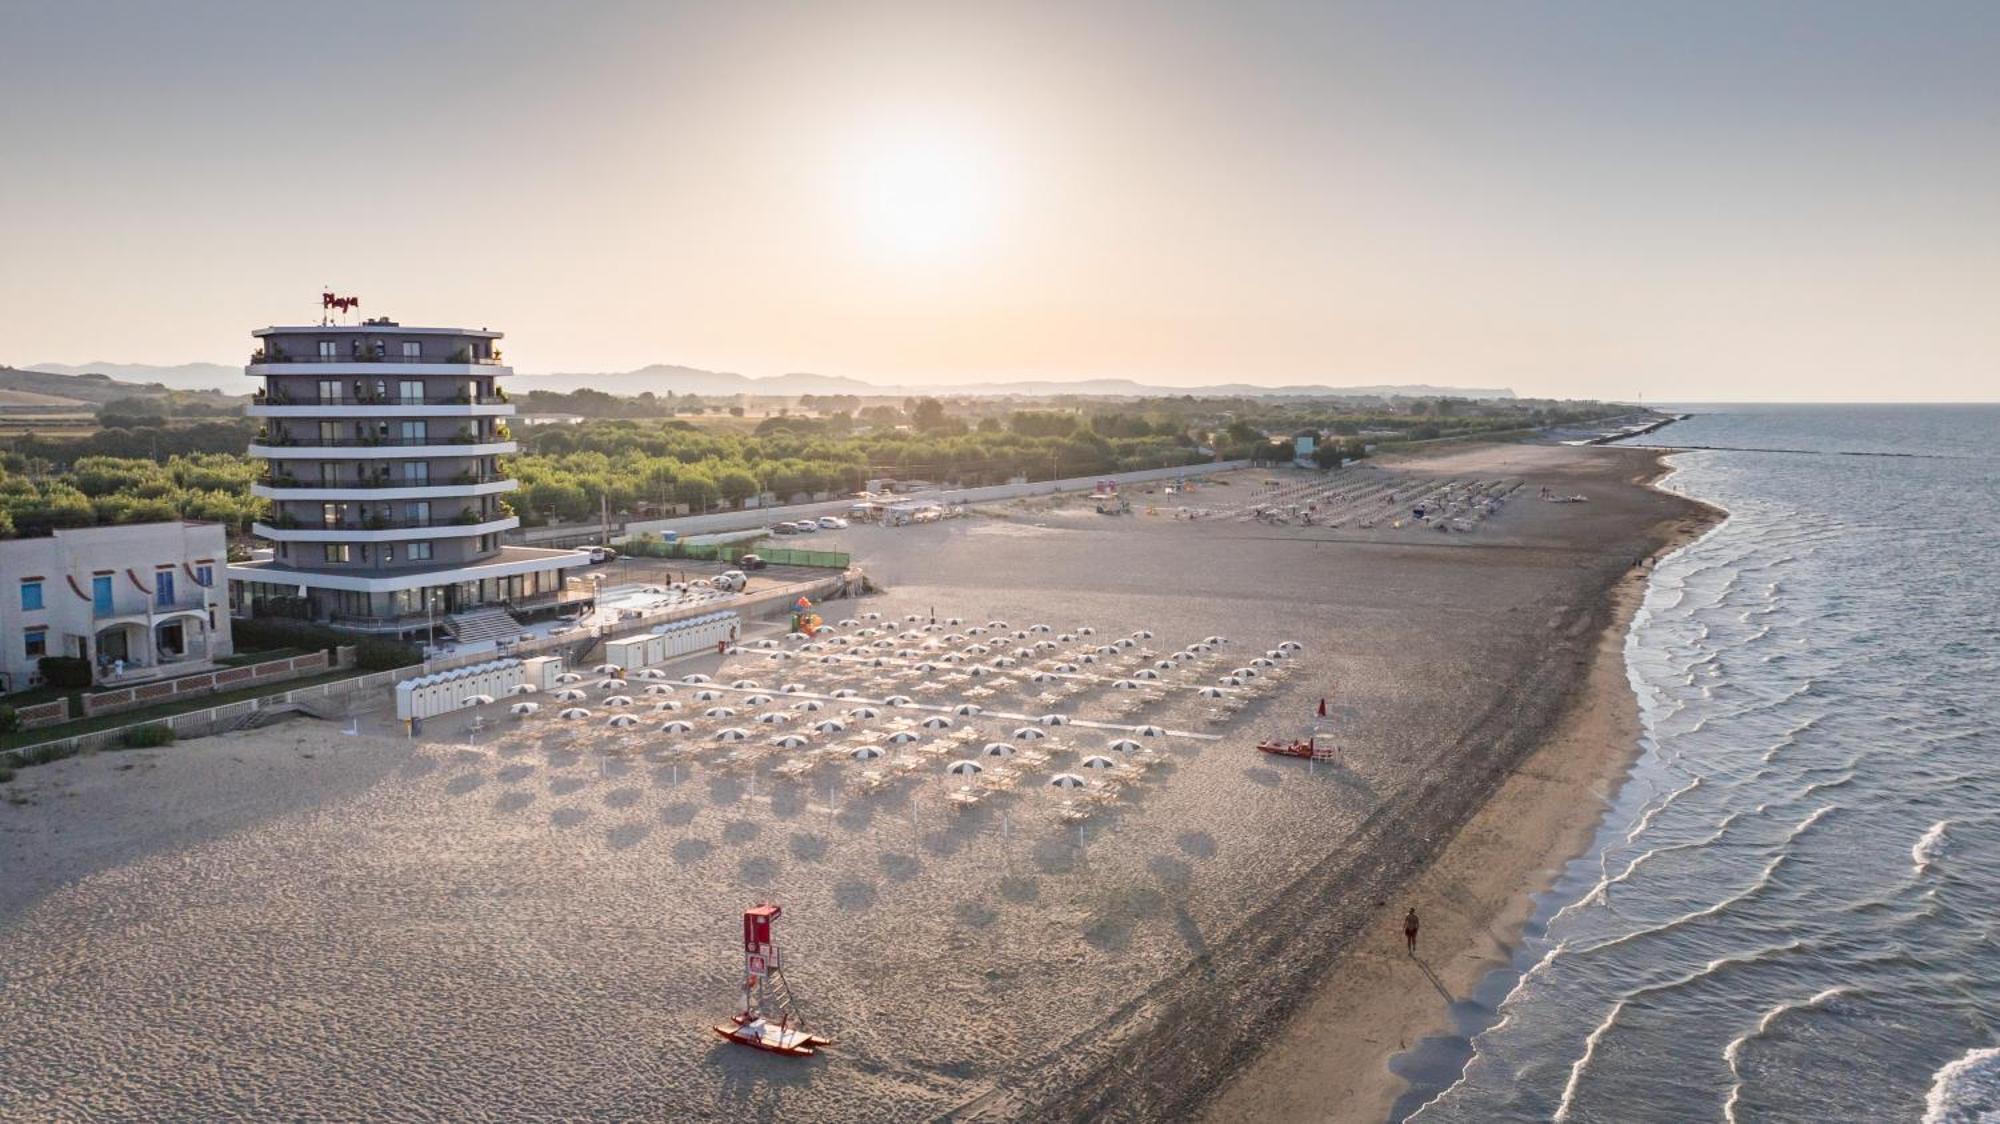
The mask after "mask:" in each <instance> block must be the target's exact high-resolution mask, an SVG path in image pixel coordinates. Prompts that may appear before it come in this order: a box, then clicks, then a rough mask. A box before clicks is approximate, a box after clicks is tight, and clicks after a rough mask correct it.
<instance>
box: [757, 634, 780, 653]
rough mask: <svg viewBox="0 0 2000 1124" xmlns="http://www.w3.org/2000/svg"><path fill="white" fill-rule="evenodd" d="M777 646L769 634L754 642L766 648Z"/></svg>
mask: <svg viewBox="0 0 2000 1124" xmlns="http://www.w3.org/2000/svg"><path fill="white" fill-rule="evenodd" d="M777 646H778V642H777V641H776V640H774V639H772V638H771V637H769V636H766V637H765V638H764V639H762V640H759V641H757V644H756V647H759V648H763V649H766V650H769V649H771V648H776V647H777Z"/></svg>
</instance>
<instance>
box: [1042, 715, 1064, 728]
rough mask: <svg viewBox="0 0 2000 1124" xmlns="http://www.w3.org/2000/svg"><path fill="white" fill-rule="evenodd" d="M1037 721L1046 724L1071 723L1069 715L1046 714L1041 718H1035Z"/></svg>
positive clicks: (1060, 724)
mask: <svg viewBox="0 0 2000 1124" xmlns="http://www.w3.org/2000/svg"><path fill="white" fill-rule="evenodd" d="M1035 721H1037V722H1039V723H1041V724H1042V725H1044V726H1067V725H1069V715H1067V714H1044V715H1042V716H1041V717H1040V718H1037V719H1035Z"/></svg>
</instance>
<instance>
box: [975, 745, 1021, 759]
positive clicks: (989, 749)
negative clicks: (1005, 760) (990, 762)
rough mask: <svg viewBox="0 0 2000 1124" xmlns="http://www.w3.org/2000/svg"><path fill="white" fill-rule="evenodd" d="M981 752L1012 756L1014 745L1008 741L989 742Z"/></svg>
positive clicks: (994, 755) (987, 754)
mask: <svg viewBox="0 0 2000 1124" xmlns="http://www.w3.org/2000/svg"><path fill="white" fill-rule="evenodd" d="M979 752H981V753H983V754H985V755H986V756H988V757H1012V756H1014V747H1013V746H1011V745H1008V744H1007V743H1006V742H987V743H986V746H985V748H983V749H981V750H980V751H979Z"/></svg>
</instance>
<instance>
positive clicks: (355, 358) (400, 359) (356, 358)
mask: <svg viewBox="0 0 2000 1124" xmlns="http://www.w3.org/2000/svg"><path fill="white" fill-rule="evenodd" d="M500 361H501V360H500V353H499V352H497V351H496V352H494V353H493V354H491V355H475V354H472V353H470V352H465V351H457V352H453V353H452V354H450V355H393V354H388V353H385V352H381V351H377V350H375V349H374V348H367V347H364V348H362V349H361V350H359V351H354V352H349V353H348V354H346V355H316V354H315V355H293V354H291V353H290V352H285V351H262V350H260V351H253V352H251V353H250V362H251V364H252V365H259V364H264V363H459V364H467V363H471V364H478V365H480V366H494V365H497V364H499V363H500Z"/></svg>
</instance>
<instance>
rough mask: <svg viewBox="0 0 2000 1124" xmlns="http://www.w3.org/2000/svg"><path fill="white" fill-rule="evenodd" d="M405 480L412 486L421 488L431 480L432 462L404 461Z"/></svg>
mask: <svg viewBox="0 0 2000 1124" xmlns="http://www.w3.org/2000/svg"><path fill="white" fill-rule="evenodd" d="M403 482H404V483H406V484H408V485H410V486H411V487H415V488H421V487H423V486H424V485H426V484H429V483H430V482H431V462H429V461H404V462H403Z"/></svg>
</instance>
